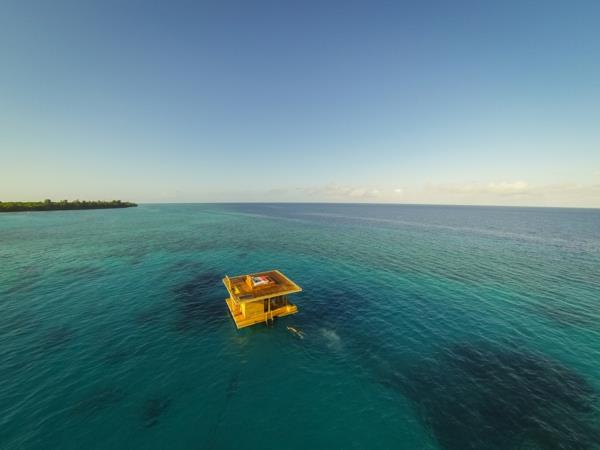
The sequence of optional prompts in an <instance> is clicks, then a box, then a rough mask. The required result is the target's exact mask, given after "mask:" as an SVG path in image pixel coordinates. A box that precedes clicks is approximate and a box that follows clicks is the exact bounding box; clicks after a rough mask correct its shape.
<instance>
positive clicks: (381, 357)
mask: <svg viewBox="0 0 600 450" xmlns="http://www.w3.org/2000/svg"><path fill="white" fill-rule="evenodd" d="M272 268H277V269H281V270H282V271H284V273H286V274H287V275H289V276H290V277H291V278H292V279H293V280H294V281H296V282H297V283H298V284H300V285H301V286H302V287H303V288H304V292H302V293H301V294H298V295H296V296H295V298H294V300H295V302H296V304H297V305H298V306H299V309H300V311H299V313H298V314H296V315H295V316H290V317H286V318H281V319H279V320H278V321H276V322H275V324H274V325H273V326H272V327H266V326H264V325H258V326H255V327H251V328H248V329H244V330H241V331H238V330H236V328H235V326H234V325H233V322H232V320H231V319H230V318H229V316H228V310H227V308H226V305H225V302H224V298H225V296H226V291H225V289H224V287H223V285H222V283H221V278H222V277H223V276H224V275H225V274H228V275H236V274H240V273H246V272H251V271H261V270H268V269H272ZM287 325H292V326H294V327H297V328H300V329H302V330H303V331H304V332H305V338H304V339H298V338H297V337H295V336H293V335H292V334H290V333H289V332H288V331H287V330H286V326H287ZM599 393H600V210H569V209H534V208H532V209H527V208H492V207H442V206H383V205H322V204H312V205H291V204H240V205H235V204H228V205H141V206H140V207H138V208H131V209H123V210H104V211H103V210H97V211H65V212H41V213H37V212H36V213H11V214H2V215H0V448H3V449H13V448H14V449H21V448H24V449H49V448H61V449H83V448H85V449H92V448H103V449H104V448H106V449H108V448H111V449H114V448H133V449H153V448H157V449H165V448H169V449H221V448H227V449H230V448H231V449H233V448H244V449H264V448H273V449H307V448H311V449H338V448H339V449H369V450H371V449H451V450H463V449H513V448H514V449H598V448H600V398H599Z"/></svg>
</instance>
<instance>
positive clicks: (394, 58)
mask: <svg viewBox="0 0 600 450" xmlns="http://www.w3.org/2000/svg"><path fill="white" fill-rule="evenodd" d="M598 24H600V2H598V1H595V0H594V1H562V2H556V1H552V0H545V1H526V0H518V1H509V0H506V1H484V0H480V1H461V0H456V1H452V2H450V1H440V2H436V1H427V0H425V1H414V2H403V1H389V2H379V1H361V2H356V1H352V0H347V1H326V0H322V1H310V0H306V1H301V2H296V1H251V0H245V1H239V2H238V1H228V0H221V1H214V2H213V1H210V2H202V1H199V0H198V1H163V2H155V1H133V0H129V1H128V0H122V1H113V0H102V1H89V0H74V1H61V0H55V1H52V2H49V1H45V0H44V1H38V2H36V1H28V0H16V1H13V0H2V1H0V200H1V201H11V200H12V201H18V200H38V199H44V198H51V199H55V200H59V199H88V200H93V199H113V198H118V199H122V200H131V201H137V202H221V201H225V202H228V201H259V202H262V201H264V202H285V201H298V202H377V203H380V202H381V203H387V202H390V203H433V204H486V205H523V206H525V205H527V206H572V207H600V26H599V25H598Z"/></svg>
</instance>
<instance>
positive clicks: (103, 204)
mask: <svg viewBox="0 0 600 450" xmlns="http://www.w3.org/2000/svg"><path fill="white" fill-rule="evenodd" d="M133 206H137V204H135V203H131V202H122V201H121V200H110V201H104V200H98V201H87V200H73V201H71V202H70V201H68V200H60V201H58V202H53V201H52V200H50V199H46V200H44V201H42V202H2V201H0V212H18V211H60V210H69V209H105V208H131V207H133Z"/></svg>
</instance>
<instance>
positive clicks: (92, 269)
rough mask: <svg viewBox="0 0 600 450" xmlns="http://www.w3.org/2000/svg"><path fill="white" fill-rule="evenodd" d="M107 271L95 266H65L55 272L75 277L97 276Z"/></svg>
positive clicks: (88, 277)
mask: <svg viewBox="0 0 600 450" xmlns="http://www.w3.org/2000/svg"><path fill="white" fill-rule="evenodd" d="M107 273H108V272H107V271H106V270H104V269H102V268H100V267H96V266H73V267H65V268H63V269H60V270H58V271H57V272H56V274H57V275H58V276H61V277H63V276H68V277H72V278H77V279H90V278H98V277H101V276H103V275H106V274H107Z"/></svg>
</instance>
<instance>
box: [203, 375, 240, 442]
mask: <svg viewBox="0 0 600 450" xmlns="http://www.w3.org/2000/svg"><path fill="white" fill-rule="evenodd" d="M241 373H242V371H241V369H238V370H236V371H235V372H234V373H233V374H232V375H231V376H230V377H229V382H228V383H227V387H226V389H225V401H224V402H223V404H222V406H221V410H220V411H219V413H218V414H217V415H216V416H215V420H214V422H213V424H212V426H211V427H210V429H209V430H208V435H207V440H206V443H205V445H204V446H202V447H201V448H203V449H208V450H212V449H214V448H218V445H217V436H218V433H219V429H220V428H221V424H222V423H223V422H224V420H225V417H226V416H227V411H228V410H229V406H230V403H231V401H232V400H233V398H234V397H235V395H236V394H237V393H238V391H239V388H240V378H241Z"/></svg>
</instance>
